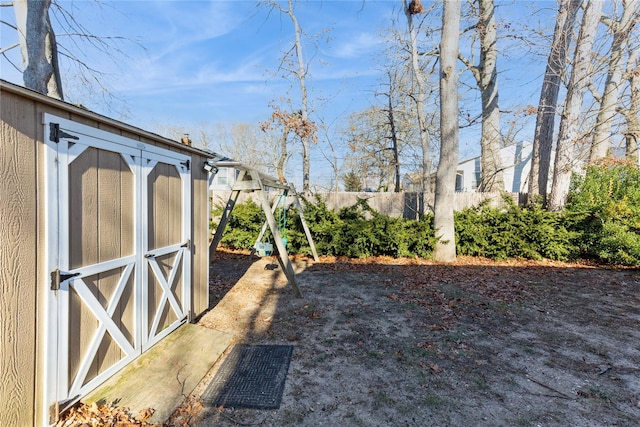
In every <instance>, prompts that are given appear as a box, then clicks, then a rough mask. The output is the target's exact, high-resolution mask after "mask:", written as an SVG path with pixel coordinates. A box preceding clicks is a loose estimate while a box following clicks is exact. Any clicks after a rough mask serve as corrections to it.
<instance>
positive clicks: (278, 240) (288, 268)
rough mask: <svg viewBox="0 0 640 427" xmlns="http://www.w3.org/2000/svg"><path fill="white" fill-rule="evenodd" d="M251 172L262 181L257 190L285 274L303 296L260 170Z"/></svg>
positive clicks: (297, 295)
mask: <svg viewBox="0 0 640 427" xmlns="http://www.w3.org/2000/svg"><path fill="white" fill-rule="evenodd" d="M250 173H251V177H252V178H253V180H254V181H255V182H258V183H260V189H259V190H256V191H257V192H258V197H259V199H260V203H261V204H262V210H263V211H264V213H265V216H266V217H267V224H269V229H270V230H271V234H272V235H273V239H274V240H275V242H274V243H275V245H276V247H277V248H278V256H279V257H280V261H281V265H283V266H284V268H283V272H284V274H285V276H287V280H288V281H289V283H290V284H291V286H292V287H293V292H294V294H295V296H296V297H297V298H302V294H301V293H300V289H299V288H298V284H297V283H296V273H295V271H294V270H293V265H291V260H290V259H289V254H288V253H287V248H286V247H285V246H284V242H283V241H282V236H281V235H280V232H279V231H278V226H277V224H276V219H275V217H274V216H273V212H271V205H270V204H269V200H268V199H267V195H266V194H265V191H264V186H263V185H262V181H261V180H260V176H259V174H258V172H256V171H253V170H252V171H251V172H250Z"/></svg>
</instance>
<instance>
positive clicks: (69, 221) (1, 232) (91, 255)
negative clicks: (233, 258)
mask: <svg viewBox="0 0 640 427" xmlns="http://www.w3.org/2000/svg"><path fill="white" fill-rule="evenodd" d="M0 107H1V136H2V139H1V143H0V164H1V169H0V324H1V325H2V331H1V332H0V425H4V426H26V425H49V424H50V423H52V422H54V421H55V419H56V417H57V415H58V413H59V412H60V411H61V410H63V409H64V408H65V407H67V406H68V405H70V404H72V403H74V402H75V401H77V400H78V399H79V398H81V397H82V396H84V395H86V394H87V393H88V392H89V391H91V390H92V389H94V388H95V387H97V386H98V385H99V384H100V383H102V382H103V381H105V380H106V379H107V378H109V377H110V376H112V375H113V374H114V373H115V372H117V371H118V370H120V369H121V368H123V367H124V366H125V365H127V364H128V363H130V362H131V361H133V360H134V359H135V358H137V357H138V356H139V355H141V354H142V353H143V352H145V351H146V350H148V349H149V348H150V347H151V346H153V345H154V344H155V343H157V342H158V341H160V340H161V339H162V338H163V337H165V336H167V335H168V334H170V333H171V332H172V331H174V330H175V329H176V328H178V327H179V326H180V325H182V324H183V323H185V322H188V321H190V320H191V319H193V318H195V317H197V316H198V315H199V314H201V313H202V312H204V311H205V310H206V309H207V308H208V265H209V264H208V262H209V258H208V250H207V247H208V243H209V242H208V240H209V230H208V227H209V207H208V191H207V189H208V184H209V178H210V174H209V173H208V172H207V171H206V170H205V169H204V166H205V162H206V161H207V160H208V159H209V158H211V157H213V156H212V153H210V152H207V151H203V150H199V149H196V148H193V147H190V146H188V145H185V144H181V143H178V142H175V141H171V140H168V139H165V138H162V137H160V136H158V135H155V134H152V133H150V132H146V131H144V130H141V129H138V128H135V127H133V126H129V125H127V124H124V123H121V122H118V121H116V120H112V119H109V118H107V117H104V116H101V115H99V114H96V113H93V112H90V111H87V110H85V109H83V108H80V107H77V106H74V105H70V104H68V103H65V102H61V101H58V100H55V99H52V98H48V97H46V96H43V95H41V94H38V93H35V92H33V91H30V90H27V89H25V88H22V87H20V86H16V85H13V84H11V83H8V82H5V81H0Z"/></svg>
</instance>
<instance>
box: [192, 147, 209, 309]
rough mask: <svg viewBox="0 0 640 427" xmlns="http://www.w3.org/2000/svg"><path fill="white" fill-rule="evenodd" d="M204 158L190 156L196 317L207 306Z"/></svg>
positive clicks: (207, 266)
mask: <svg viewBox="0 0 640 427" xmlns="http://www.w3.org/2000/svg"><path fill="white" fill-rule="evenodd" d="M205 160H206V159H205V158H203V157H200V156H195V155H194V156H192V161H191V164H192V168H191V179H192V194H193V198H192V204H193V209H192V210H193V212H194V215H193V222H192V224H191V227H192V229H193V233H192V235H193V264H192V270H193V290H192V293H191V300H192V310H193V316H194V317H197V316H199V315H200V314H202V313H203V312H204V311H206V310H207V309H208V308H209V212H208V209H207V205H208V198H209V189H208V181H207V178H208V177H207V173H206V172H205V171H204V170H203V165H204V161H205Z"/></svg>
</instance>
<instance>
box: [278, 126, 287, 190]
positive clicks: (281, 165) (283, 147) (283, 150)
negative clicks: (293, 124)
mask: <svg viewBox="0 0 640 427" xmlns="http://www.w3.org/2000/svg"><path fill="white" fill-rule="evenodd" d="M287 138H289V128H288V127H287V126H286V125H284V126H283V129H282V137H281V138H280V156H278V163H277V164H276V173H277V174H278V179H279V180H280V182H281V183H283V184H285V183H286V182H287V178H285V176H284V170H285V168H286V166H287V159H288V158H289V153H288V152H287Z"/></svg>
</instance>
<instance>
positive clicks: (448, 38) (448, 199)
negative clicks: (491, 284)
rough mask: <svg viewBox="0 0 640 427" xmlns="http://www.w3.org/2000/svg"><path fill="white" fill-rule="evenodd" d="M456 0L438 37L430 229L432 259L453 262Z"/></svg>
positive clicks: (445, 11)
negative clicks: (436, 150)
mask: <svg viewBox="0 0 640 427" xmlns="http://www.w3.org/2000/svg"><path fill="white" fill-rule="evenodd" d="M460 3H461V2H460V1H445V2H444V3H443V15H442V38H441V40H440V134H441V138H442V142H441V146H440V162H439V163H438V171H437V172H436V193H435V206H434V219H433V221H434V228H435V230H436V234H437V236H438V241H437V243H436V247H435V250H434V251H433V257H434V259H435V260H436V261H443V262H455V260H456V241H455V240H456V239H455V227H454V222H453V203H454V196H455V188H456V168H457V166H458V135H459V127H458V70H457V67H456V65H457V58H458V40H459V37H460V7H461V4H460Z"/></svg>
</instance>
